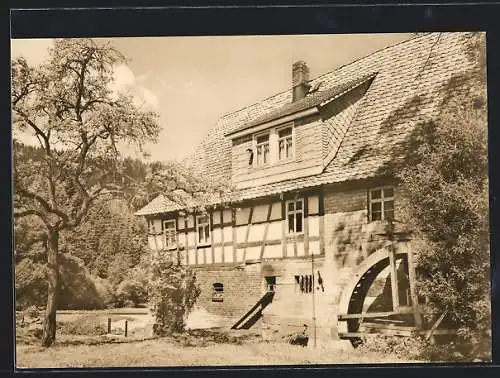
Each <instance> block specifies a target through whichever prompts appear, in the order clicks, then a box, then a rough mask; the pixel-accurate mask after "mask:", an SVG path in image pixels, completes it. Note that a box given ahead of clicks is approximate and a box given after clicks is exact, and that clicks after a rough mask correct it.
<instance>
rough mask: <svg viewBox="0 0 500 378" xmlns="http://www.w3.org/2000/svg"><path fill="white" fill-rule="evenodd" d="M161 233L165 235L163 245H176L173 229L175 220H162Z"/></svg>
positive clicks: (168, 246) (169, 246)
mask: <svg viewBox="0 0 500 378" xmlns="http://www.w3.org/2000/svg"><path fill="white" fill-rule="evenodd" d="M163 233H164V235H165V246H166V247H167V248H172V247H175V246H176V245H177V235H176V230H175V220H174V219H172V220H166V221H163Z"/></svg>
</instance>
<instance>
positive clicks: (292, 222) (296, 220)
mask: <svg viewBox="0 0 500 378" xmlns="http://www.w3.org/2000/svg"><path fill="white" fill-rule="evenodd" d="M286 214H287V220H288V233H289V234H295V233H301V232H303V224H304V201H303V200H302V199H299V200H293V201H287V202H286Z"/></svg>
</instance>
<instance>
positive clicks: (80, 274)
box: [58, 253, 105, 310]
mask: <svg viewBox="0 0 500 378" xmlns="http://www.w3.org/2000/svg"><path fill="white" fill-rule="evenodd" d="M59 258H60V274H61V287H60V290H59V298H58V300H59V303H58V305H59V308H60V309H80V310H95V309H102V308H105V303H104V300H103V298H101V297H100V296H99V292H98V290H97V288H96V284H95V280H94V278H93V277H92V276H91V275H90V273H89V271H88V270H87V268H86V267H85V266H84V263H83V261H82V260H81V259H79V258H78V257H74V256H71V255H68V254H65V253H62V254H60V255H59Z"/></svg>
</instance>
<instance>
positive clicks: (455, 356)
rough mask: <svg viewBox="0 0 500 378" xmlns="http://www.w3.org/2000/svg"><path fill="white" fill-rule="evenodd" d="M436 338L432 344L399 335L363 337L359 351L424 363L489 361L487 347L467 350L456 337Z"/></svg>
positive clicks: (419, 338)
mask: <svg viewBox="0 0 500 378" xmlns="http://www.w3.org/2000/svg"><path fill="white" fill-rule="evenodd" d="M443 337H444V338H446V339H440V338H439V337H437V336H436V342H435V343H432V342H431V341H430V340H429V341H428V340H425V339H424V338H423V337H417V336H415V337H401V336H382V335H377V336H367V337H366V338H365V339H364V340H363V344H362V345H361V346H359V347H358V349H359V350H360V351H364V350H365V351H370V352H377V353H383V354H386V355H394V356H396V357H398V358H400V359H404V360H419V361H428V362H467V361H469V362H470V361H474V360H476V359H481V360H482V361H491V344H478V345H476V347H474V348H471V346H470V344H468V343H464V342H462V341H461V339H460V338H459V337H456V336H455V337H451V336H443Z"/></svg>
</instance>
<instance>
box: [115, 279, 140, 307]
mask: <svg viewBox="0 0 500 378" xmlns="http://www.w3.org/2000/svg"><path fill="white" fill-rule="evenodd" d="M147 297H148V293H147V288H146V287H144V284H143V283H141V282H139V281H138V280H135V279H125V280H124V281H122V282H120V284H119V285H118V288H117V289H116V300H115V305H116V306H118V307H136V306H137V305H139V304H141V303H144V302H145V301H146V300H147Z"/></svg>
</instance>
